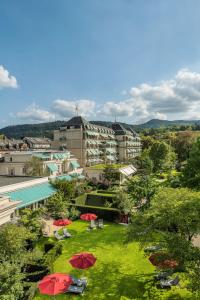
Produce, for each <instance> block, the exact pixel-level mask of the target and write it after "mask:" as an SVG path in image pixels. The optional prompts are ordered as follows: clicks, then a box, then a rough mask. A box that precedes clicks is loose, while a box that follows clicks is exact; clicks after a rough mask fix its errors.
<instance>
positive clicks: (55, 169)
mask: <svg viewBox="0 0 200 300" xmlns="http://www.w3.org/2000/svg"><path fill="white" fill-rule="evenodd" d="M47 167H48V169H49V170H50V171H51V172H52V173H54V172H58V166H57V165H56V164H54V163H49V164H47Z"/></svg>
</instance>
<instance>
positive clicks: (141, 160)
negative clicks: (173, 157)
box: [133, 149, 153, 175]
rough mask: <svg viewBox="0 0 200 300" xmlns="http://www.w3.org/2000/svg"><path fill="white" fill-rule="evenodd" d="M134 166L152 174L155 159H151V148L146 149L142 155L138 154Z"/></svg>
mask: <svg viewBox="0 0 200 300" xmlns="http://www.w3.org/2000/svg"><path fill="white" fill-rule="evenodd" d="M133 164H134V166H135V167H136V168H137V170H138V172H137V173H141V174H144V175H145V174H146V175H147V174H149V175H150V174H151V173H152V171H153V161H152V160H151V159H150V156H149V150H147V149H145V150H144V151H143V152H142V154H141V155H140V156H137V157H135V158H134V160H133Z"/></svg>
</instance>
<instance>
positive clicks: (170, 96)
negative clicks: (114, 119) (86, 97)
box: [101, 69, 200, 123]
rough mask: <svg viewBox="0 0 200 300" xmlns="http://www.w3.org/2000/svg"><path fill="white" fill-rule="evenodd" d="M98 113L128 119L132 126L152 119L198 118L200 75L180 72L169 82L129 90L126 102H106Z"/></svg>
mask: <svg viewBox="0 0 200 300" xmlns="http://www.w3.org/2000/svg"><path fill="white" fill-rule="evenodd" d="M101 112H102V113H104V114H105V115H107V116H113V115H115V114H116V115H118V116H121V117H123V118H124V120H125V119H126V118H129V119H130V118H131V120H132V122H133V123H134V122H141V121H146V120H149V119H151V118H159V119H167V118H169V119H178V118H187V119H192V118H198V119H199V118H200V73H195V72H190V71H189V70H187V69H182V70H180V71H178V72H177V74H176V75H175V77H174V78H172V79H171V80H165V81H161V82H159V83H158V84H156V85H150V84H146V83H143V84H141V85H139V86H137V87H132V88H131V89H130V91H129V97H128V99H125V100H123V101H120V102H114V101H109V102H106V103H105V104H104V105H103V107H102V109H101Z"/></svg>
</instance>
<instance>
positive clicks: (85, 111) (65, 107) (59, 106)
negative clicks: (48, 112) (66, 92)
mask: <svg viewBox="0 0 200 300" xmlns="http://www.w3.org/2000/svg"><path fill="white" fill-rule="evenodd" d="M76 107H77V108H78V114H79V115H81V116H83V117H91V116H94V115H95V111H94V109H95V102H94V101H91V100H86V99H82V100H77V101H69V100H61V99H57V100H55V101H54V102H53V111H55V112H56V113H57V114H58V115H59V116H60V117H62V118H64V119H68V118H71V117H72V116H74V115H76Z"/></svg>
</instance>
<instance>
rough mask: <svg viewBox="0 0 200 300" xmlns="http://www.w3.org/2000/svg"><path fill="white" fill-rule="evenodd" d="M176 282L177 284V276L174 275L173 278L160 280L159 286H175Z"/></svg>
mask: <svg viewBox="0 0 200 300" xmlns="http://www.w3.org/2000/svg"><path fill="white" fill-rule="evenodd" d="M178 284H179V277H178V276H176V278H174V279H172V278H169V279H163V280H160V286H161V288H167V287H171V286H175V285H178Z"/></svg>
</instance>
